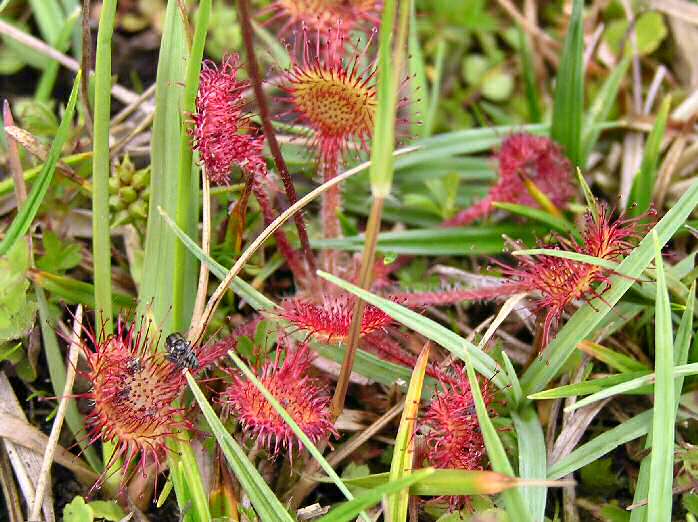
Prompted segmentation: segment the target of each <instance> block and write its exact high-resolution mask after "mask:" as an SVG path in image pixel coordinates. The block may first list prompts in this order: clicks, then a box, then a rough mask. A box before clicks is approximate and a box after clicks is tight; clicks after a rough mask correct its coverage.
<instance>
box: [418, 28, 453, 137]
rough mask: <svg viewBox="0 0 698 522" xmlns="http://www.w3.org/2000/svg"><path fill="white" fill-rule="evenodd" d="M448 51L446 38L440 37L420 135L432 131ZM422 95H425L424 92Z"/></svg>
mask: <svg viewBox="0 0 698 522" xmlns="http://www.w3.org/2000/svg"><path fill="white" fill-rule="evenodd" d="M447 51H448V41H447V40H446V38H440V39H439V41H438V43H437V44H436V57H435V58H434V81H433V82H432V84H431V97H430V100H429V107H428V108H427V112H426V113H425V114H424V123H423V124H422V137H423V138H428V137H429V136H431V135H432V133H433V132H434V122H435V121H436V115H437V113H438V110H439V101H440V100H441V80H442V78H443V74H444V64H445V63H446V53H447ZM423 95H426V93H424V94H423Z"/></svg>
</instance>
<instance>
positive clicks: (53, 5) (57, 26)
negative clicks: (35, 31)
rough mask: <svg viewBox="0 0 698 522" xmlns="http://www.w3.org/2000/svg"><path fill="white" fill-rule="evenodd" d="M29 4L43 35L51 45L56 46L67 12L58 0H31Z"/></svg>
mask: <svg viewBox="0 0 698 522" xmlns="http://www.w3.org/2000/svg"><path fill="white" fill-rule="evenodd" d="M29 5H30V6H31V12H32V16H33V17H34V20H35V21H36V25H37V26H38V27H39V33H41V37H42V38H43V39H44V41H45V42H46V43H47V44H49V45H50V46H55V45H56V42H57V41H58V39H59V37H60V34H61V28H62V27H63V24H64V23H65V14H64V13H63V9H61V5H60V4H59V3H58V0H29Z"/></svg>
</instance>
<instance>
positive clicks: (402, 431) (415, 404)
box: [386, 342, 430, 522]
mask: <svg viewBox="0 0 698 522" xmlns="http://www.w3.org/2000/svg"><path fill="white" fill-rule="evenodd" d="M429 348H430V344H429V342H427V344H425V345H424V348H422V352H421V353H420V354H419V358H418V359H417V362H416V363H415V365H414V371H413V372H412V378H411V379H410V385H409V387H408V388H407V395H406V396H405V408H404V409H403V410H402V417H401V418H400V426H399V428H398V431H397V437H395V449H394V450H393V460H392V462H391V464H390V482H395V481H399V480H401V479H404V478H405V477H408V476H410V474H411V473H412V466H413V465H414V463H413V461H414V434H415V431H416V430H417V416H418V415H419V403H420V401H421V398H422V387H423V386H424V375H425V372H426V369H427V365H428V364H429ZM409 499H410V496H409V492H408V491H407V490H404V489H402V490H400V491H397V492H395V493H392V494H390V495H388V502H387V504H388V513H387V515H386V519H387V520H390V521H392V522H406V521H407V515H408V508H409Z"/></svg>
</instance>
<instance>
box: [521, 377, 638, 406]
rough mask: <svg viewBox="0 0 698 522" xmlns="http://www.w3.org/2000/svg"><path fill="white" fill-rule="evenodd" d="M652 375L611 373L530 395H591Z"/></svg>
mask: <svg viewBox="0 0 698 522" xmlns="http://www.w3.org/2000/svg"><path fill="white" fill-rule="evenodd" d="M648 375H650V372H649V371H646V372H628V373H622V374H619V375H610V376H608V377H602V378H600V379H592V380H591V381H583V382H580V383H577V384H567V385H566V386H560V387H558V388H551V389H549V390H544V391H542V392H538V393H533V394H531V395H529V396H528V398H529V399H533V400H551V399H564V398H566V397H575V396H577V395H590V394H595V393H598V392H602V391H604V390H607V389H609V388H613V387H615V386H617V385H623V384H625V383H627V382H630V381H633V380H635V379H641V378H644V377H647V376H648Z"/></svg>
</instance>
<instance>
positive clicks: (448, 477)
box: [318, 469, 525, 497]
mask: <svg viewBox="0 0 698 522" xmlns="http://www.w3.org/2000/svg"><path fill="white" fill-rule="evenodd" d="M415 473H418V471H416V472H415ZM318 481H319V482H329V479H327V478H319V479H318ZM389 481H390V472H385V473H376V474H373V475H367V476H365V477H356V478H348V479H344V483H345V484H347V485H349V486H356V487H361V488H377V487H380V486H382V485H384V484H387V483H388V482H389ZM524 483H525V481H522V480H519V479H516V478H512V477H509V476H507V475H502V474H501V473H497V472H495V471H466V470H463V469H437V470H434V472H433V474H431V475H429V476H428V477H426V478H424V479H422V480H420V481H419V482H418V483H416V484H414V485H413V486H412V487H410V495H416V496H424V497H440V496H456V497H461V496H470V495H496V494H498V493H501V492H502V491H505V490H507V489H509V488H512V487H515V486H518V485H522V484H524Z"/></svg>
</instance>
